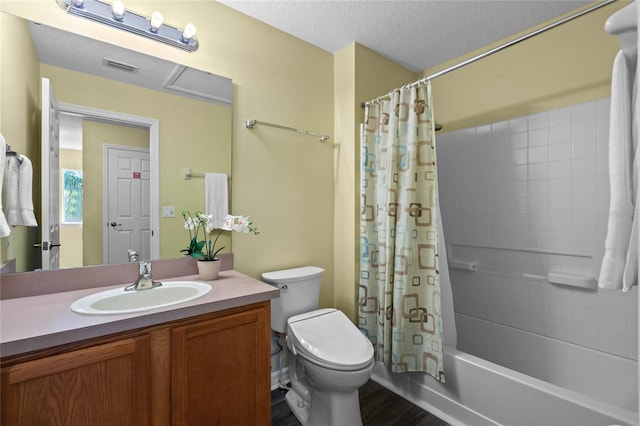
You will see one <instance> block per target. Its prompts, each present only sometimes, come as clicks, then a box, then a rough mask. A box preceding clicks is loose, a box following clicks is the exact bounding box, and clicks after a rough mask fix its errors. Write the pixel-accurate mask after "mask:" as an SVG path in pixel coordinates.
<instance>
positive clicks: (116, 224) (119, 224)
mask: <svg viewBox="0 0 640 426" xmlns="http://www.w3.org/2000/svg"><path fill="white" fill-rule="evenodd" d="M110 225H111V226H122V224H121V223H115V222H111V224H110Z"/></svg>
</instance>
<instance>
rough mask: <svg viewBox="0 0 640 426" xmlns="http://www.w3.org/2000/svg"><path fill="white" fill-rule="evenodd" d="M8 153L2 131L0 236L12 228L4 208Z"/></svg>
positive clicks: (0, 146) (5, 235)
mask: <svg viewBox="0 0 640 426" xmlns="http://www.w3.org/2000/svg"><path fill="white" fill-rule="evenodd" d="M6 155H7V143H6V142H5V140H4V136H2V133H0V238H4V237H8V236H9V234H11V228H9V224H8V223H7V218H6V217H5V216H4V211H3V210H2V181H3V180H4V166H5V159H6Z"/></svg>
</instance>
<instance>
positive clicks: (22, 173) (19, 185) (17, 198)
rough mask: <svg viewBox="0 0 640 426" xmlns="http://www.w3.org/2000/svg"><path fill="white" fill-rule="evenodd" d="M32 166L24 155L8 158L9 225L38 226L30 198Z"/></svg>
mask: <svg viewBox="0 0 640 426" xmlns="http://www.w3.org/2000/svg"><path fill="white" fill-rule="evenodd" d="M32 181H33V166H32V165H31V160H29V159H28V158H27V157H25V156H24V155H21V156H20V158H18V157H12V158H11V159H10V160H9V178H8V182H7V192H8V206H7V220H8V222H9V225H12V226H18V225H24V226H38V222H36V218H35V215H34V214H33V199H32V191H33V188H32Z"/></svg>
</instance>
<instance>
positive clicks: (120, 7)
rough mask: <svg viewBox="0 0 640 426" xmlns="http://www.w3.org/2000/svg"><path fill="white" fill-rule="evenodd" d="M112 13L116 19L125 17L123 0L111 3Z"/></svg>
mask: <svg viewBox="0 0 640 426" xmlns="http://www.w3.org/2000/svg"><path fill="white" fill-rule="evenodd" d="M111 13H112V14H113V17H114V18H115V19H116V20H118V21H122V18H124V4H123V3H122V1H121V0H115V1H114V2H113V3H112V4H111Z"/></svg>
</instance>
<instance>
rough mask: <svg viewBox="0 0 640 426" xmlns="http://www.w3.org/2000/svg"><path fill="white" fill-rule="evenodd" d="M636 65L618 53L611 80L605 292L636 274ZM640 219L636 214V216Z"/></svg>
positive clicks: (602, 273) (628, 283) (625, 286)
mask: <svg viewBox="0 0 640 426" xmlns="http://www.w3.org/2000/svg"><path fill="white" fill-rule="evenodd" d="M635 67H636V66H635V64H628V63H627V60H626V58H625V56H624V54H623V53H622V51H620V52H618V54H617V55H616V58H615V60H614V62H613V71H612V77H611V117H610V127H609V185H610V201H609V223H608V226H607V238H606V241H605V253H604V256H603V259H602V266H601V269H600V277H599V279H598V285H599V287H600V288H606V289H620V288H622V289H624V290H625V291H626V290H628V289H629V287H630V286H631V285H632V284H633V278H634V275H637V272H636V273H634V271H636V270H637V261H638V259H637V255H636V253H637V247H631V246H630V244H631V245H633V243H636V242H637V236H636V237H635V238H632V232H633V231H635V232H636V233H637V232H638V224H637V223H635V224H634V223H633V214H634V210H635V208H634V199H635V198H636V193H637V190H638V188H637V186H638V185H637V184H635V185H634V183H636V182H637V181H636V179H634V175H635V176H637V170H636V171H635V172H634V162H635V160H636V159H635V153H636V145H637V140H636V141H635V142H634V133H635V132H634V131H632V127H633V125H636V124H637V123H634V122H635V117H634V110H635V105H634V102H635V99H634V97H635V96H634V95H635V90H634V89H635V88H634V80H635ZM636 219H637V215H636Z"/></svg>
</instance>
